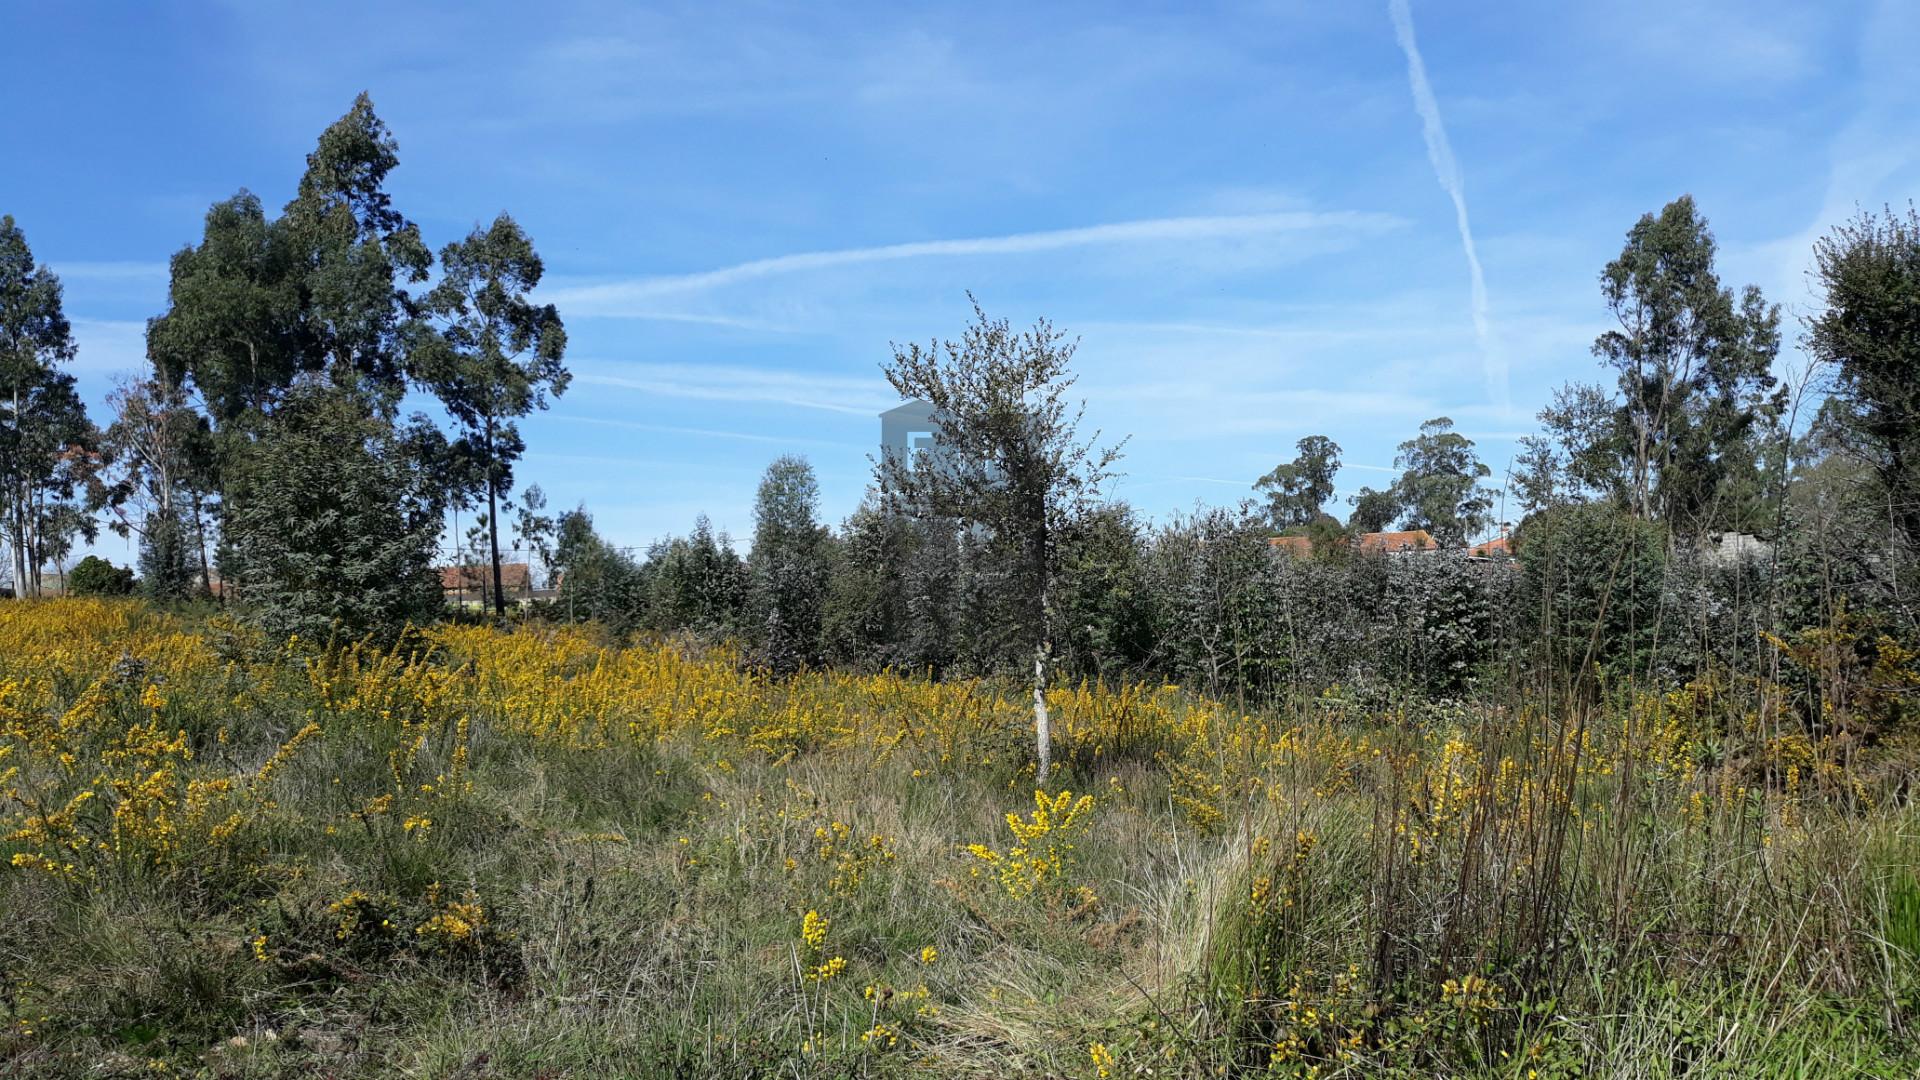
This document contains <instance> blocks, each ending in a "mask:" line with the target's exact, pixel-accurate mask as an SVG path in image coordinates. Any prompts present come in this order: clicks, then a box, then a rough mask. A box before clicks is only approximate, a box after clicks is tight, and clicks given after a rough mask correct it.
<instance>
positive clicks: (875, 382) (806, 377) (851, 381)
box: [574, 364, 898, 416]
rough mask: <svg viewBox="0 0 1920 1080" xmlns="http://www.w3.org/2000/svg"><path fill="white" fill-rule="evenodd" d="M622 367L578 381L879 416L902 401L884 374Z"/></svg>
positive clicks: (580, 377)
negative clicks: (883, 379)
mask: <svg viewBox="0 0 1920 1080" xmlns="http://www.w3.org/2000/svg"><path fill="white" fill-rule="evenodd" d="M616 370H617V371H618V372H619V373H618V374H612V373H608V372H607V371H604V370H601V371H587V372H582V373H578V374H575V375H574V381H575V382H578V383H586V384H588V385H592V386H609V387H615V388H618V389H623V390H636V391H640V392H642V393H647V394H655V395H659V396H662V397H673V398H690V399H694V400H698V401H735V402H743V403H764V404H769V405H787V406H791V407H794V408H801V409H818V410H822V411H825V412H836V413H848V414H851V415H857V416H875V415H878V414H879V412H880V411H881V410H883V409H886V408H889V407H891V406H893V405H895V404H898V399H896V398H895V397H894V396H893V395H892V392H891V391H890V390H889V389H888V387H887V384H886V383H885V382H883V381H881V379H880V377H879V376H878V375H875V376H874V377H872V378H859V377H856V376H850V375H823V374H803V373H800V372H794V371H781V370H778V369H773V368H757V367H744V366H733V365H722V364H697V365H696V364H621V365H618V367H617V369H616Z"/></svg>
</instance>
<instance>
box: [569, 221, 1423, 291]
mask: <svg viewBox="0 0 1920 1080" xmlns="http://www.w3.org/2000/svg"><path fill="white" fill-rule="evenodd" d="M1400 224H1401V221H1400V219H1399V218H1397V217H1394V216H1392V215H1389V214H1375V213H1364V212H1358V211H1284V212H1275V213H1265V214H1226V215H1213V216H1201V217H1165V218H1147V219H1143V220H1138V221H1120V222H1111V223H1108V224H1104V225H1089V226H1084V227H1081V228H1073V229H1049V230H1043V231H1039V232H1025V233H1013V234H1011V235H1007V236H985V237H972V238H967V239H960V240H920V241H914V242H910V243H903V244H885V245H881V246H879V247H862V248H842V249H839V250H835V251H809V252H801V253H798V254H793V255H776V256H774V257H772V258H766V259H754V260H751V261H749V262H743V263H736V264H734V265H732V266H724V267H721V268H719V269H716V270H703V271H699V272H697V273H691V274H670V275H661V276H656V277H645V278H638V279H634V280H629V281H617V282H607V283H604V284H598V285H578V286H572V287H563V288H558V289H552V290H546V291H545V294H544V299H546V300H548V301H550V302H552V303H556V304H559V305H560V306H561V307H562V308H563V309H564V310H566V311H568V312H569V313H570V314H575V315H586V316H602V317H613V318H655V317H659V316H658V314H657V308H658V304H659V302H660V301H661V300H663V299H667V298H681V297H686V296H689V295H693V294H696V293H702V292H707V291H710V290H714V289H721V288H726V287H728V286H732V285H738V284H741V283H744V282H749V281H757V280H760V279H763V278H769V277H777V276H780V275H786V274H804V273H808V272H812V271H818V270H831V269H839V268H843V267H849V266H862V265H869V264H875V263H891V262H900V261H903V260H908V259H934V258H973V257H981V256H995V255H1033V254H1040V253H1045V252H1053V251H1065V250H1069V249H1074V248H1085V247H1097V246H1113V245H1122V244H1155V243H1159V244H1164V243H1179V242H1195V241H1202V240H1219V239H1236V238H1244V237H1250V236H1257V235H1264V234H1273V233H1287V232H1311V231H1341V232H1365V233H1377V232H1384V231H1387V230H1389V229H1393V228H1396V227H1397V226H1399V225H1400Z"/></svg>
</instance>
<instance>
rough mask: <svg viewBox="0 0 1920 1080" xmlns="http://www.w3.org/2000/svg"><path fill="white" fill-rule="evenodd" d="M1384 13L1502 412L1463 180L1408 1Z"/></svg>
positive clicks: (1501, 387) (1501, 376)
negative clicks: (1448, 208) (1448, 211)
mask: <svg viewBox="0 0 1920 1080" xmlns="http://www.w3.org/2000/svg"><path fill="white" fill-rule="evenodd" d="M1387 11H1388V13H1389V14H1390V15H1391V16H1392V17H1393V34H1394V37H1395V38H1396V39H1397V40H1398V41H1399V42H1400V50H1401V51H1402V52H1404V53H1406V55H1407V82H1408V84H1409V85H1410V86H1411V87H1412V90H1413V107H1414V111H1416V112H1418V113H1419V114H1420V128H1421V134H1422V135H1424V136H1425V138H1426V140H1427V159H1428V160H1429V161H1431V162H1433V173H1434V176H1435V177H1437V178H1438V179H1439V181H1440V186H1441V187H1442V188H1444V189H1445V190H1446V193H1447V197H1448V198H1450V199H1452V200H1453V216H1454V220H1455V223H1456V224H1457V225H1458V226H1459V229H1460V246H1461V248H1462V249H1463V250H1464V251H1465V252H1466V256H1467V270H1468V272H1469V274H1470V275H1471V276H1472V289H1473V294H1472V315H1473V332H1474V335H1475V336H1476V337H1477V338H1479V340H1480V354H1481V361H1482V364H1483V365H1484V367H1485V370H1486V378H1487V393H1488V394H1489V395H1490V396H1491V397H1492V399H1493V400H1494V402H1495V403H1496V404H1498V405H1500V406H1502V407H1503V408H1504V407H1505V406H1506V405H1507V403H1508V392H1507V364H1506V361H1505V360H1504V359H1503V358H1502V357H1501V356H1500V353H1499V350H1498V349H1497V348H1496V347H1495V345H1494V342H1493V332H1492V328H1491V325H1490V324H1491V320H1490V319H1489V318H1488V315H1487V280H1486V276H1485V275H1484V274H1482V273H1481V271H1480V255H1479V253H1478V252H1477V251H1475V250H1474V246H1473V227H1472V226H1471V225H1470V224H1469V223H1468V221H1467V193H1466V182H1465V180H1464V179H1463V178H1462V176H1461V174H1460V163H1459V161H1457V160H1456V159H1455V158H1454V156H1453V145H1452V144H1451V143H1449V142H1448V141H1447V128H1446V125H1445V124H1443V123H1442V122H1441V120H1440V102H1439V100H1438V99H1436V98H1435V97H1434V94H1433V86H1432V85H1431V84H1430V83H1428V82H1427V65H1426V62H1425V61H1424V60H1422V59H1421V58H1420V43H1419V42H1418V41H1417V40H1416V39H1415V38H1414V35H1413V12H1412V11H1410V10H1408V8H1407V0H1387Z"/></svg>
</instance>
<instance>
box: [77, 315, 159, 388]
mask: <svg viewBox="0 0 1920 1080" xmlns="http://www.w3.org/2000/svg"><path fill="white" fill-rule="evenodd" d="M73 342H74V346H75V356H74V361H73V367H74V369H75V370H77V371H85V372H93V373H96V374H105V375H140V374H142V373H144V372H145V371H146V370H147V324H146V323H144V322H140V321H138V320H134V319H83V318H75V319H73Z"/></svg>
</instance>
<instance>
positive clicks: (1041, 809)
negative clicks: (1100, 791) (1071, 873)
mask: <svg viewBox="0 0 1920 1080" xmlns="http://www.w3.org/2000/svg"><path fill="white" fill-rule="evenodd" d="M1033 806H1034V808H1033V811H1032V812H1031V813H1029V814H1028V815H1027V816H1025V817H1022V816H1021V815H1020V814H1018V813H1015V812H1012V811H1009V812H1008V814H1007V829H1008V830H1009V831H1011V832H1012V833H1013V838H1014V843H1013V845H1012V846H1010V847H1008V848H1007V849H1006V850H1004V851H999V850H996V849H994V848H990V847H987V846H986V845H985V844H969V845H967V852H968V853H969V854H971V855H972V856H973V857H974V858H975V859H977V860H979V862H980V863H981V864H983V865H985V866H987V867H990V868H991V869H992V870H993V872H994V874H995V876H996V877H998V879H999V881H1000V886H1001V888H1003V889H1005V890H1006V892H1007V895H1008V896H1011V897H1013V898H1014V899H1016V900H1019V899H1023V898H1025V897H1028V896H1032V895H1033V894H1034V893H1036V892H1039V891H1043V890H1044V889H1046V888H1047V887H1048V886H1050V885H1053V884H1058V883H1059V882H1060V881H1061V879H1062V878H1063V877H1064V876H1065V874H1066V871H1067V867H1068V865H1069V863H1070V861H1071V860H1072V857H1073V845H1074V840H1075V839H1076V838H1077V837H1078V836H1079V834H1080V833H1082V832H1084V831H1085V829H1086V827H1087V826H1088V824H1089V823H1090V822H1091V820H1092V817H1093V807H1094V799H1093V796H1091V795H1082V796H1080V797H1079V798H1078V799H1075V798H1074V797H1073V792H1071V791H1062V792H1060V793H1059V794H1058V795H1052V796H1049V795H1048V794H1047V793H1046V792H1044V791H1035V792H1034V793H1033ZM979 872H980V867H979V866H975V867H974V873H975V875H976V876H977V875H978V874H979Z"/></svg>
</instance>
